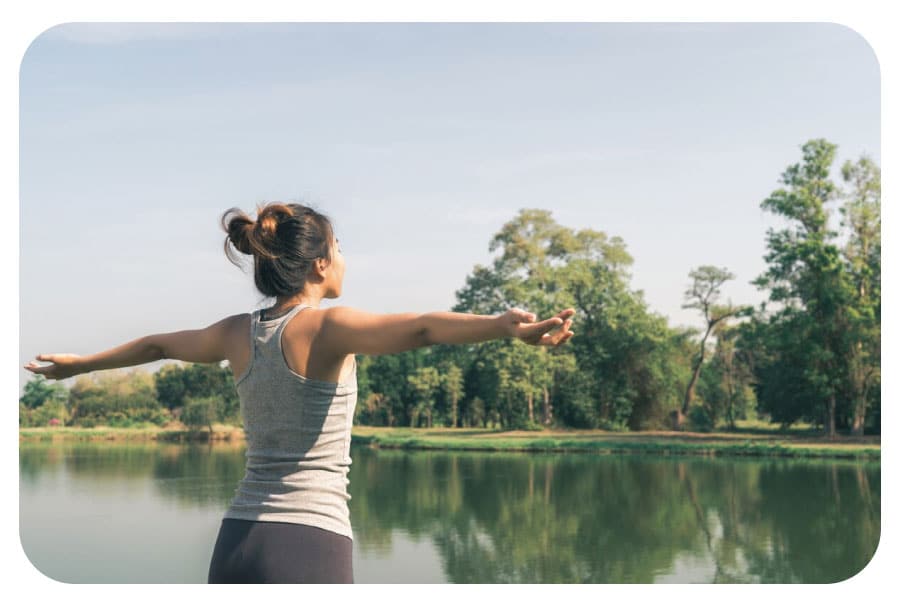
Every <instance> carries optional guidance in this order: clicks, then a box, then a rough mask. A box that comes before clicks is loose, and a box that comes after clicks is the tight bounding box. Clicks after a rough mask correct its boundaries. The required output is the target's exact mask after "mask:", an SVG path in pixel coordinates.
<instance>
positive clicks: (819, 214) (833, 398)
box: [753, 139, 852, 436]
mask: <svg viewBox="0 0 900 600" xmlns="http://www.w3.org/2000/svg"><path fill="white" fill-rule="evenodd" d="M836 148H837V147H836V146H835V145H834V144H831V143H829V142H827V141H826V140H824V139H815V140H810V141H809V142H807V143H806V144H804V145H803V147H802V150H803V160H802V162H801V163H797V164H793V165H791V166H789V167H788V168H787V169H786V170H785V171H784V173H782V176H781V182H782V183H783V184H784V185H785V186H786V187H784V188H780V189H778V190H776V191H774V192H773V193H772V194H771V195H770V196H769V197H768V198H766V199H765V200H764V201H763V202H762V208H763V209H765V210H768V211H771V212H773V213H774V214H777V215H779V216H782V217H784V218H785V219H786V220H787V221H788V222H789V223H790V224H791V225H793V227H789V228H787V229H783V230H780V231H774V230H772V229H769V230H768V231H767V235H766V237H767V247H768V254H767V255H766V257H765V258H766V261H767V262H768V263H769V268H768V270H767V271H766V272H765V273H764V274H763V275H761V276H760V277H758V278H757V279H756V280H754V282H753V283H755V284H756V285H757V286H759V287H761V288H766V287H767V288H769V290H770V300H771V301H780V302H784V303H785V304H786V305H787V306H788V307H798V308H801V309H802V310H803V311H804V312H805V313H806V315H805V319H804V322H805V324H806V325H807V326H806V327H801V328H800V331H801V332H802V333H803V335H804V338H802V339H803V346H804V348H805V351H806V353H807V354H808V355H809V356H810V358H811V360H812V364H811V365H809V367H810V368H809V369H807V370H806V371H805V372H804V374H805V377H804V379H805V385H806V386H808V387H809V388H810V390H812V392H813V393H814V394H815V395H816V397H818V398H819V399H820V402H821V403H822V406H823V413H824V415H823V423H824V427H825V431H826V434H827V435H828V436H834V434H835V429H836V414H837V408H838V407H837V401H838V396H839V395H840V392H841V387H842V383H843V382H842V376H843V373H842V370H843V369H842V358H843V356H842V354H843V347H842V346H843V344H844V341H845V339H846V323H847V315H846V311H847V305H848V300H849V299H850V296H851V294H852V286H851V285H850V284H851V281H850V278H849V277H848V276H847V273H846V270H845V268H844V265H843V264H842V262H841V254H840V251H839V249H838V247H837V246H835V245H834V244H833V243H831V241H830V240H832V239H833V238H834V237H836V236H837V233H835V232H834V231H831V230H829V229H828V212H827V210H826V204H828V203H829V202H831V201H833V200H835V199H836V198H837V196H838V189H837V186H836V185H835V184H834V182H832V181H831V180H830V178H829V169H830V167H831V164H832V162H833V160H834V154H835V150H836Z"/></svg>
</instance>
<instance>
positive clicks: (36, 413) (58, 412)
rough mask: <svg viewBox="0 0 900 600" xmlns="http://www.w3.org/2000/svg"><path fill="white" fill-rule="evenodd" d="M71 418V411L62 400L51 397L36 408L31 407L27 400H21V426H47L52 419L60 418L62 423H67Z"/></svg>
mask: <svg viewBox="0 0 900 600" xmlns="http://www.w3.org/2000/svg"><path fill="white" fill-rule="evenodd" d="M68 418H69V411H68V410H67V409H66V404H65V402H63V401H62V400H59V399H56V398H51V399H49V400H46V401H45V402H43V403H42V404H41V405H40V406H37V407H36V408H29V407H28V405H26V404H25V402H19V426H20V427H47V426H48V425H49V424H50V420H51V419H58V420H59V422H60V424H65V423H66V421H67V420H68Z"/></svg>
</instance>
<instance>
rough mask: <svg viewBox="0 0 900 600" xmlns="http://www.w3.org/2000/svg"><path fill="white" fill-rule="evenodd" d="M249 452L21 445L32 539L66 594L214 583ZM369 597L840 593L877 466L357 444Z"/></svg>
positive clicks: (361, 577)
mask: <svg viewBox="0 0 900 600" xmlns="http://www.w3.org/2000/svg"><path fill="white" fill-rule="evenodd" d="M244 452H245V446H244V445H243V444H235V445H231V444H227V443H215V444H175V443H168V444H167V443H124V442H116V443H105V442H87V443H85V442H80V443H79V442H62V443H60V442H56V443H50V442H30V441H29V442H22V443H20V451H19V467H20V474H19V500H20V504H19V507H20V529H19V530H20V538H21V542H22V546H23V548H24V550H25V553H26V555H27V556H28V558H29V559H30V560H31V562H32V564H34V565H35V566H36V567H37V568H38V569H39V570H40V571H41V572H42V573H43V574H44V575H46V576H48V577H51V578H53V579H56V580H59V581H63V582H72V583H76V582H91V583H93V582H116V583H125V582H127V583H132V582H133V583H153V582H166V583H205V582H206V575H207V569H208V567H209V560H210V557H211V556H212V549H213V544H214V543H215V538H216V535H217V532H218V527H219V524H220V522H221V518H222V515H223V514H224V511H225V509H226V508H227V506H228V503H229V501H230V500H231V496H232V494H233V493H234V491H235V489H236V487H237V484H238V482H239V481H240V479H241V478H242V477H243V475H244ZM351 456H352V458H353V464H352V466H351V467H350V474H349V478H350V487H349V492H350V494H351V496H352V498H351V500H350V519H351V523H352V525H353V534H354V538H355V539H354V549H353V554H354V556H353V562H354V567H353V568H354V578H355V581H356V583H632V582H634V583H653V582H656V583H674V582H697V583H701V582H702V583H712V582H723V583H725V582H747V583H790V582H797V583H832V582H837V581H843V580H845V579H848V578H849V577H852V576H853V575H855V574H856V573H858V572H859V571H861V570H862V569H863V568H864V567H865V565H866V564H867V563H868V562H869V560H870V559H871V557H872V555H873V553H874V552H875V549H876V547H877V545H878V539H879V534H880V529H881V467H880V463H879V462H877V461H859V462H856V461H850V460H845V461H837V460H798V459H783V458H771V459H759V458H752V459H751V458H727V457H715V458H709V457H684V456H675V457H673V456H638V455H600V454H583V453H519V452H504V453H498V452H466V451H455V452H449V451H421V450H415V451H401V450H384V449H381V450H373V449H370V448H366V447H362V446H360V447H354V448H353V449H352V451H351Z"/></svg>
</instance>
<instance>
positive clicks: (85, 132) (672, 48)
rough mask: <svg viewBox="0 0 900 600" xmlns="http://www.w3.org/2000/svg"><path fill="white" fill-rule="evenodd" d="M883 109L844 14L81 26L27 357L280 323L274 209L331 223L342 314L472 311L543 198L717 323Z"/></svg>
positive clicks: (50, 76) (37, 67) (56, 129)
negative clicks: (267, 233) (805, 160)
mask: <svg viewBox="0 0 900 600" xmlns="http://www.w3.org/2000/svg"><path fill="white" fill-rule="evenodd" d="M879 97H880V72H879V64H878V60H877V57H876V56H875V54H874V52H873V51H872V49H871V47H870V46H869V44H868V42H867V41H866V40H865V39H864V38H863V37H861V36H860V35H859V34H858V33H856V32H855V31H853V30H852V29H850V28H848V27H845V26H843V25H839V24H832V23H272V24H165V23H156V24H154V23H143V24H138V23H135V24H116V23H112V24H108V23H104V24H87V23H70V24H63V25H58V26H56V27H53V28H51V29H49V30H47V31H45V32H44V33H42V34H41V35H39V36H38V37H37V38H36V39H35V40H34V41H33V42H32V44H31V46H30V47H29V48H28V50H27V52H26V53H25V56H24V58H23V60H22V64H21V69H20V122H19V127H20V129H19V133H20V140H19V142H20V148H19V150H20V152H19V160H20V163H19V165H20V198H19V202H20V204H19V216H20V222H19V228H20V263H19V266H20V272H19V294H20V297H19V300H20V311H19V325H20V327H19V330H20V340H19V356H20V364H25V363H26V362H27V361H28V360H31V359H33V358H34V357H35V356H36V355H37V354H38V353H57V352H58V353H63V352H73V353H77V354H92V353H95V352H100V351H103V350H106V349H108V348H111V347H113V346H117V345H119V344H122V343H124V342H126V341H129V340H131V339H134V338H136V337H140V336H143V335H148V334H152V333H160V332H167V331H177V330H181V329H194V328H200V327H205V326H206V325H209V324H211V323H213V322H215V321H218V320H220V319H221V318H223V317H225V316H228V315H230V314H235V313H241V312H248V311H251V310H253V309H255V308H259V307H261V306H265V305H267V303H268V302H267V301H265V299H264V298H263V297H262V295H261V294H259V292H257V291H256V289H255V288H254V286H253V281H252V273H251V272H250V270H249V268H248V269H246V271H245V272H242V271H241V270H240V269H239V268H237V267H235V266H234V265H232V264H231V263H230V262H229V261H228V260H227V259H226V257H225V254H224V251H223V242H224V239H225V234H224V232H223V231H222V230H221V228H220V225H219V220H220V218H221V216H222V213H223V212H225V210H227V209H229V208H231V207H233V206H236V207H239V208H241V209H243V210H244V211H247V212H251V213H252V214H255V209H256V206H257V205H258V204H259V203H263V202H272V201H290V202H301V203H305V204H310V205H311V206H313V207H314V208H316V209H318V210H321V211H322V212H324V213H325V214H326V215H328V216H329V217H330V218H331V219H332V221H333V223H334V225H335V229H336V233H337V236H338V237H339V238H340V240H341V246H342V250H343V253H344V256H345V258H346V263H347V270H346V275H345V279H344V288H343V289H344V293H343V295H342V297H341V298H339V299H336V300H324V301H323V306H331V305H337V304H341V305H347V306H353V307H356V308H359V309H362V310H367V311H370V312H430V311H443V310H450V308H451V307H452V306H453V304H454V303H455V295H454V294H455V292H456V291H457V290H458V289H460V288H462V287H463V285H464V284H465V278H466V275H467V274H469V273H471V272H472V270H473V268H474V266H475V265H476V264H483V265H489V264H490V263H491V261H492V260H493V257H494V255H492V254H491V253H490V252H489V250H488V245H489V242H490V239H491V237H492V236H493V235H494V234H495V233H496V232H497V231H498V230H499V229H500V227H501V226H502V225H503V223H505V222H506V221H509V220H510V219H512V218H513V217H514V216H515V215H516V214H517V212H518V211H519V210H520V209H522V208H541V209H546V210H549V211H551V214H552V216H553V218H554V219H555V220H556V221H557V222H559V223H560V224H562V225H564V226H567V227H570V228H573V229H582V228H590V229H594V230H597V231H602V232H604V233H606V234H607V235H608V236H610V237H612V236H619V237H621V238H622V240H623V241H624V243H625V247H626V249H627V251H628V252H629V254H630V255H631V256H632V257H633V259H634V263H633V265H632V266H631V268H630V270H629V271H630V287H631V289H632V290H635V291H637V290H642V292H643V295H644V299H645V301H646V302H647V304H648V307H649V310H650V311H652V312H654V313H657V314H660V315H663V316H664V317H666V318H667V319H668V322H669V324H670V325H671V326H672V327H678V326H691V327H696V328H700V327H702V326H703V325H704V321H703V319H702V316H701V315H700V313H699V312H698V311H696V310H694V309H682V308H681V305H682V304H683V303H684V301H685V299H684V293H685V290H686V289H687V288H688V286H689V284H690V277H689V273H690V271H691V270H692V269H696V268H697V267H699V266H701V265H714V266H717V267H721V268H727V269H728V270H729V271H731V272H732V273H734V274H735V279H733V280H731V281H729V282H727V283H725V284H724V285H723V286H722V290H721V301H722V302H727V301H729V300H730V301H732V302H733V303H735V304H753V305H759V303H760V302H761V301H764V300H766V298H767V294H766V293H765V292H764V291H761V290H758V289H757V288H756V287H755V286H753V284H751V283H750V282H751V280H753V279H754V278H756V277H757V276H759V275H760V274H762V273H763V272H764V271H765V270H766V263H765V260H764V255H765V252H766V246H765V239H766V238H765V235H766V230H767V229H769V228H772V227H775V228H781V227H783V226H784V222H783V221H781V220H780V219H778V218H776V217H775V216H773V215H771V214H770V213H766V212H764V211H763V210H762V209H761V208H760V203H761V202H762V201H763V200H764V199H765V198H766V197H767V196H768V195H769V194H771V193H772V192H773V191H775V190H776V189H778V188H779V187H781V183H780V182H779V177H780V175H781V173H782V172H783V171H784V170H785V169H786V168H787V167H788V166H789V165H790V164H792V163H796V162H799V161H800V160H801V156H802V155H801V149H800V148H801V146H802V145H803V144H804V143H805V142H806V141H808V140H810V139H813V138H820V137H821V138H825V139H827V140H828V141H830V142H832V143H835V144H837V146H838V150H837V156H836V160H835V163H834V167H833V169H832V175H833V178H834V179H835V180H836V181H839V180H840V173H839V167H840V165H841V164H843V163H844V161H846V160H857V159H858V158H859V157H860V156H862V155H863V154H866V155H868V156H870V157H871V158H873V159H874V160H875V161H876V162H877V163H878V164H881V155H880V145H881V138H880V129H881V122H880V111H881V107H880V100H879ZM831 209H832V213H833V215H832V221H831V225H832V227H833V228H835V229H837V228H838V227H839V213H838V212H837V204H832V205H831ZM560 308H561V309H562V308H564V307H560ZM573 329H576V330H577V316H576V320H575V324H574V325H573ZM162 364H164V361H158V362H156V363H152V364H150V365H145V367H144V368H146V369H148V370H155V369H157V368H159V367H160V366H162ZM31 377H32V375H31V373H29V372H28V371H26V370H25V369H21V372H20V380H19V383H20V386H21V385H24V384H25V382H26V381H27V380H28V379H30V378H31ZM68 383H71V381H69V382H68Z"/></svg>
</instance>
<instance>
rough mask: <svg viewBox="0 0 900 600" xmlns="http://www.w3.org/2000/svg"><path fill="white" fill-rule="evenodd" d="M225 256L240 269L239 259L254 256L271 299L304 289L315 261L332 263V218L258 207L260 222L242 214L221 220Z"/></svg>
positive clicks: (300, 208) (306, 210)
mask: <svg viewBox="0 0 900 600" xmlns="http://www.w3.org/2000/svg"><path fill="white" fill-rule="evenodd" d="M222 228H223V229H224V230H225V233H226V234H227V236H226V237H225V255H226V256H227V257H228V259H229V260H230V261H231V262H232V263H234V264H235V265H237V266H239V267H240V266H241V262H240V257H239V256H237V255H236V254H235V250H236V251H237V252H239V253H241V254H249V255H251V256H253V267H254V269H253V271H254V275H253V278H254V281H255V282H256V287H257V289H259V290H260V291H261V292H262V293H263V294H265V295H267V296H276V295H291V294H295V293H297V292H298V291H299V290H301V289H303V286H304V285H305V283H306V274H307V273H308V272H309V271H310V269H311V268H312V265H313V263H314V261H315V260H316V259H317V258H326V259H328V260H330V259H331V248H332V243H333V241H334V240H333V238H334V230H333V228H332V226H331V222H330V221H329V219H328V217H326V216H325V215H323V214H321V213H320V212H318V211H317V210H314V209H313V208H310V207H308V206H304V205H302V204H285V203H281V202H273V203H271V204H265V205H262V204H260V205H258V206H257V208H256V220H253V219H251V218H250V216H249V215H248V214H246V213H245V212H244V211H242V210H241V209H239V208H230V209H228V210H227V211H225V213H224V214H223V215H222Z"/></svg>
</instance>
